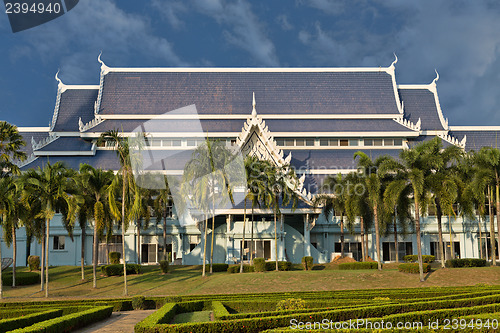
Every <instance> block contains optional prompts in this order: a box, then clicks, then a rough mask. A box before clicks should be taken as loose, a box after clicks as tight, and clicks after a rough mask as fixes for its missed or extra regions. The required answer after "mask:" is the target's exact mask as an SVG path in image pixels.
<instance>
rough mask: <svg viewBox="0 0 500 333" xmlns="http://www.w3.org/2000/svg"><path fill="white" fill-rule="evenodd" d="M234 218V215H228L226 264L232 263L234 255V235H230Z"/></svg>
mask: <svg viewBox="0 0 500 333" xmlns="http://www.w3.org/2000/svg"><path fill="white" fill-rule="evenodd" d="M232 218H233V216H232V215H230V214H228V215H227V216H226V264H231V263H233V261H232V260H231V258H232V257H233V256H234V253H233V247H234V246H233V242H232V240H231V239H232V236H231V235H230V233H231V230H232V225H231V222H232Z"/></svg>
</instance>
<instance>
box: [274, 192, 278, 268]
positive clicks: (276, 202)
mask: <svg viewBox="0 0 500 333" xmlns="http://www.w3.org/2000/svg"><path fill="white" fill-rule="evenodd" d="M277 205H278V198H277V197H276V195H275V196H274V256H275V257H274V258H275V260H276V271H278V270H279V269H278V231H277V228H276V207H277Z"/></svg>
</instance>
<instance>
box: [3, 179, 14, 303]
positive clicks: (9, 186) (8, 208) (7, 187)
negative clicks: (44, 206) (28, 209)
mask: <svg viewBox="0 0 500 333" xmlns="http://www.w3.org/2000/svg"><path fill="white" fill-rule="evenodd" d="M13 191H15V185H14V182H13V181H12V178H11V177H0V217H1V223H2V225H5V224H7V223H8V221H9V217H11V215H12V212H13V211H14V209H15V203H14V200H13V198H12V192H13ZM1 261H2V249H1V245H0V262H1ZM13 278H14V277H13ZM2 297H3V286H2V270H1V269H0V299H2Z"/></svg>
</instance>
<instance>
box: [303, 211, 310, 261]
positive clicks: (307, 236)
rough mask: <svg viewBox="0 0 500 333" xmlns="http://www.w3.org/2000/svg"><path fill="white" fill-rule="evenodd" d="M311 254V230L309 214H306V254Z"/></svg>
mask: <svg viewBox="0 0 500 333" xmlns="http://www.w3.org/2000/svg"><path fill="white" fill-rule="evenodd" d="M310 255H311V230H310V229H309V214H306V215H304V256H310Z"/></svg>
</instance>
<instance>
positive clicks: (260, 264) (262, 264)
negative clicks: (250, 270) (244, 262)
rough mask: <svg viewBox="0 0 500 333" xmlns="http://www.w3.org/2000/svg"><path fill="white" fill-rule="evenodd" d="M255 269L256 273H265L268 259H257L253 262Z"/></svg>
mask: <svg viewBox="0 0 500 333" xmlns="http://www.w3.org/2000/svg"><path fill="white" fill-rule="evenodd" d="M253 267H254V269H255V271H256V272H265V271H266V259H264V258H255V259H254V260H253Z"/></svg>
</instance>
